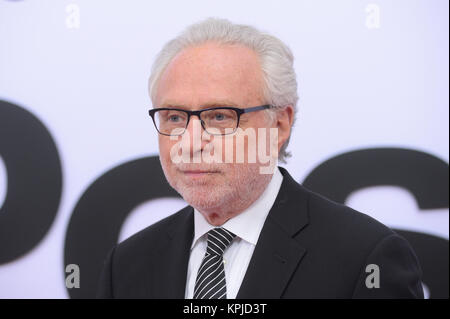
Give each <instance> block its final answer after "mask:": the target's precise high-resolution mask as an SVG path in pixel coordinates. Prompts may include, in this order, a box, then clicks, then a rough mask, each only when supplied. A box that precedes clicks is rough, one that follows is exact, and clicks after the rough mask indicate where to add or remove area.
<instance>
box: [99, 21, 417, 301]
mask: <svg viewBox="0 0 450 319" xmlns="http://www.w3.org/2000/svg"><path fill="white" fill-rule="evenodd" d="M150 94H151V98H152V102H153V105H154V108H153V109H152V110H150V115H151V117H152V119H153V122H154V124H155V127H156V129H157V131H158V133H159V149H160V160H161V165H162V168H163V171H164V173H165V176H166V178H167V180H168V182H169V183H170V185H171V186H172V187H173V188H174V189H175V190H177V191H178V192H179V193H180V194H181V195H182V196H183V198H184V199H185V201H186V202H187V203H189V204H190V206H187V207H186V208H184V209H182V210H181V211H179V212H177V213H176V214H174V215H171V216H169V217H168V218H166V219H164V220H162V221H160V222H158V223H156V224H154V225H152V226H150V227H148V228H146V229H144V230H143V231H141V232H139V233H138V234H136V235H134V236H132V237H131V238H129V239H127V240H125V241H124V242H122V243H121V244H119V245H117V246H116V247H115V248H114V249H113V250H112V252H111V253H110V254H109V256H108V258H107V260H106V263H105V268H104V270H103V273H102V276H101V280H100V284H99V290H98V296H99V297H101V298H196V299H197V298H198V299H216V298H222V299H223V298H229V299H232V298H422V297H423V293H422V288H421V281H420V278H421V271H420V267H419V265H418V262H417V258H416V256H415V254H414V252H413V251H412V249H411V248H410V246H409V245H408V243H407V242H406V241H405V240H404V239H403V238H401V237H400V236H398V235H397V234H396V233H394V232H393V231H392V230H390V229H389V228H387V227H385V226H384V225H382V224H380V223H378V222H377V221H375V220H373V219H372V218H370V217H368V216H366V215H363V214H361V213H359V212H356V211H354V210H352V209H351V208H349V207H346V206H344V205H340V204H337V203H334V202H332V201H330V200H327V199H325V198H323V197H321V196H320V195H318V194H315V193H313V192H311V191H309V190H307V189H306V188H304V187H303V186H301V185H299V184H298V183H297V182H295V181H294V180H293V178H292V177H291V176H290V175H289V173H288V172H287V171H286V170H284V169H282V168H278V167H276V166H275V165H273V159H274V158H275V159H276V157H279V159H280V160H285V157H286V156H287V155H288V154H287V152H286V147H287V144H288V141H289V137H290V133H291V128H292V125H293V123H294V118H295V113H296V104H297V99H298V98H297V82H296V78H295V72H294V69H293V57H292V54H291V51H290V50H289V49H288V48H287V47H286V46H285V45H284V44H283V43H282V42H281V41H280V40H278V39H277V38H275V37H273V36H270V35H268V34H265V33H261V32H259V31H258V30H256V29H254V28H252V27H249V26H243V25H235V24H232V23H230V22H228V21H225V20H220V19H208V20H205V21H203V22H201V23H199V24H196V25H193V26H191V27H189V28H188V29H187V30H186V31H185V32H184V33H183V34H181V35H180V36H178V37H177V38H176V39H174V40H172V41H171V42H169V43H168V44H167V45H166V46H165V47H164V48H163V50H162V51H161V53H160V54H159V56H158V57H157V59H156V61H155V64H154V67H153V69H152V75H151V77H150ZM272 133H273V134H272ZM256 153H257V154H258V156H257V159H256V156H255V154H256ZM267 154H269V155H267Z"/></svg>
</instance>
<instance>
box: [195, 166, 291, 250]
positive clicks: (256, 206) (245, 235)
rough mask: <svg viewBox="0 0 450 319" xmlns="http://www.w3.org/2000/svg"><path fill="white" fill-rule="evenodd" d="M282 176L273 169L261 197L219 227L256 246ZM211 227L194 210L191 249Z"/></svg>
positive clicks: (278, 171) (278, 189) (277, 170)
mask: <svg viewBox="0 0 450 319" xmlns="http://www.w3.org/2000/svg"><path fill="white" fill-rule="evenodd" d="M282 182H283V175H281V173H280V170H279V169H278V167H277V168H276V169H275V172H274V174H273V175H272V178H271V180H270V182H269V184H268V185H267V187H266V189H265V190H264V192H263V193H262V194H261V196H260V197H259V198H258V199H257V200H256V201H254V202H253V203H252V204H251V205H250V206H249V207H248V208H247V209H246V210H244V211H243V212H242V213H240V214H239V215H237V216H235V217H233V218H231V219H229V220H228V221H227V222H226V223H225V224H223V225H222V226H221V227H224V228H226V229H227V230H229V231H230V232H232V233H234V234H235V235H236V236H237V237H240V238H242V239H243V240H245V241H247V242H249V243H250V244H253V245H256V243H257V242H258V238H259V234H260V233H261V230H262V228H263V226H264V222H265V220H266V217H267V215H268V214H269V211H270V209H271V208H272V206H273V204H274V202H275V199H276V197H277V195H278V192H279V191H280V187H281V183H282ZM215 227H217V226H213V225H211V224H209V223H208V222H207V220H206V219H205V218H204V217H203V215H202V214H201V213H200V212H199V211H198V210H197V209H195V208H194V232H195V233H194V240H193V241H192V246H191V249H192V248H193V247H194V246H195V245H196V243H197V241H198V240H199V239H200V238H201V237H202V236H203V235H205V234H206V233H207V232H209V231H210V230H211V229H213V228H215Z"/></svg>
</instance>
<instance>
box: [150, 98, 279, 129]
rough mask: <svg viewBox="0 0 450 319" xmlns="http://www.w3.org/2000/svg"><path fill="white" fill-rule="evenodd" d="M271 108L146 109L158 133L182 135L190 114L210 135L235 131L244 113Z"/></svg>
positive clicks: (269, 106) (264, 106)
mask: <svg viewBox="0 0 450 319" xmlns="http://www.w3.org/2000/svg"><path fill="white" fill-rule="evenodd" d="M269 108H272V106H271V105H261V106H254V107H249V108H246V109H241V108H237V107H231V106H222V107H214V108H208V109H203V110H198V111H188V110H182V109H176V108H155V109H151V110H149V111H148V114H149V115H150V116H151V118H152V119H153V123H154V124H155V127H156V130H157V131H158V133H159V134H162V135H167V136H179V135H183V134H184V132H185V131H186V128H187V126H188V125H189V120H190V118H191V116H193V115H195V116H197V117H198V118H199V119H200V123H201V125H202V127H203V129H204V130H205V131H206V132H207V133H208V134H211V135H228V134H232V133H234V132H236V130H237V128H238V127H239V120H240V118H241V115H242V114H244V113H250V112H256V111H261V110H265V109H269Z"/></svg>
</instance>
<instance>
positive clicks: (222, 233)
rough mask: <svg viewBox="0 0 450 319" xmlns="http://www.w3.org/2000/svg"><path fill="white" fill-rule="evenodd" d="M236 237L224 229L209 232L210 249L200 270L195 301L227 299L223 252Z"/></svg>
mask: <svg viewBox="0 0 450 319" xmlns="http://www.w3.org/2000/svg"><path fill="white" fill-rule="evenodd" d="M234 237H236V235H235V234H233V233H232V232H230V231H228V230H226V229H225V228H222V227H218V228H214V229H212V230H210V231H209V232H208V247H207V248H206V253H205V257H203V261H202V264H201V265H200V268H199V269H198V273H197V279H196V281H195V288H194V299H226V297H227V287H226V283H225V267H224V266H223V252H224V251H225V249H226V248H227V247H228V246H229V245H230V243H231V241H232V240H233V238H234Z"/></svg>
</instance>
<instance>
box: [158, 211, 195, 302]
mask: <svg viewBox="0 0 450 319" xmlns="http://www.w3.org/2000/svg"><path fill="white" fill-rule="evenodd" d="M193 212H194V210H193V208H192V207H191V206H187V207H185V208H184V209H183V210H182V211H181V212H180V217H179V218H177V219H174V220H173V221H172V224H171V225H170V226H169V227H168V231H167V237H166V239H165V240H164V241H163V242H162V243H161V248H160V250H159V254H158V258H159V259H160V260H159V261H158V262H157V263H156V266H157V267H160V268H159V269H157V271H155V272H154V277H153V278H154V283H152V285H153V286H154V287H155V290H156V291H155V295H156V296H158V298H162V299H183V298H184V297H185V287H186V278H187V269H188V263H189V255H190V250H191V244H192V240H193V238H194V214H193Z"/></svg>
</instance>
